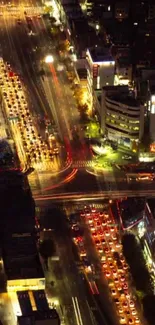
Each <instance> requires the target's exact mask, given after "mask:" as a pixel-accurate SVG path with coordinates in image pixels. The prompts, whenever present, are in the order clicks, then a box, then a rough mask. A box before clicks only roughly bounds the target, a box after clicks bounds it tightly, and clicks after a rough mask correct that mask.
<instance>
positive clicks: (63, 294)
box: [46, 261, 76, 325]
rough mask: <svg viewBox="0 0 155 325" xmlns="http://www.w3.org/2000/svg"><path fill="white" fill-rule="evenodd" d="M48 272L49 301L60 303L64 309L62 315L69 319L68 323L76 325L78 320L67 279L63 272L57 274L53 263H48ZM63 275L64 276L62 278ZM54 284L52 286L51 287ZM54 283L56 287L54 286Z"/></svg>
mask: <svg viewBox="0 0 155 325" xmlns="http://www.w3.org/2000/svg"><path fill="white" fill-rule="evenodd" d="M48 267H49V268H48V271H47V272H46V283H47V295H48V299H49V300H57V299H58V301H59V303H60V305H61V307H62V313H63V315H64V317H65V321H66V319H67V323H68V324H70V325H74V324H75V321H76V318H75V314H74V309H73V305H72V294H71V292H70V290H69V288H68V285H67V281H66V277H65V276H64V275H63V273H62V270H61V269H59V272H55V271H54V268H53V262H52V263H50V261H49V263H48ZM62 275H63V276H62ZM51 282H52V285H51ZM53 283H54V285H53Z"/></svg>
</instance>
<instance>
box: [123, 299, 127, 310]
mask: <svg viewBox="0 0 155 325" xmlns="http://www.w3.org/2000/svg"><path fill="white" fill-rule="evenodd" d="M122 307H123V308H125V309H126V308H128V303H127V302H126V301H124V302H123V303H122Z"/></svg>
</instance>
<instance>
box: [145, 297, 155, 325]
mask: <svg viewBox="0 0 155 325" xmlns="http://www.w3.org/2000/svg"><path fill="white" fill-rule="evenodd" d="M142 302H143V312H144V316H145V317H146V319H147V321H148V323H149V324H150V325H154V324H155V308H154V306H155V296H154V295H147V296H145V297H144V298H143V300H142Z"/></svg>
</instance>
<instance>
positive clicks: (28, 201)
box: [0, 169, 35, 238]
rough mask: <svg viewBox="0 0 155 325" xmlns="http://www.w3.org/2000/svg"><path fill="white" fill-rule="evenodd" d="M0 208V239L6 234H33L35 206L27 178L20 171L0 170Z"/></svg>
mask: <svg viewBox="0 0 155 325" xmlns="http://www.w3.org/2000/svg"><path fill="white" fill-rule="evenodd" d="M0 206H1V215H2V216H3V218H1V219H0V233H1V238H3V236H4V238H5V235H6V234H8V233H15V232H19V233H20V232H23V233H24V232H33V230H34V227H35V219H34V216H35V204H34V200H33V198H32V194H31V190H30V187H29V184H28V180H27V177H26V176H24V175H23V174H22V173H21V171H20V170H16V169H12V170H7V171H4V170H0ZM25 220H26V222H25Z"/></svg>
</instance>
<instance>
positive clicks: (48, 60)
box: [45, 54, 54, 63]
mask: <svg viewBox="0 0 155 325" xmlns="http://www.w3.org/2000/svg"><path fill="white" fill-rule="evenodd" d="M53 61H54V59H53V56H52V55H50V54H49V55H47V56H46V57H45V63H53Z"/></svg>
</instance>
